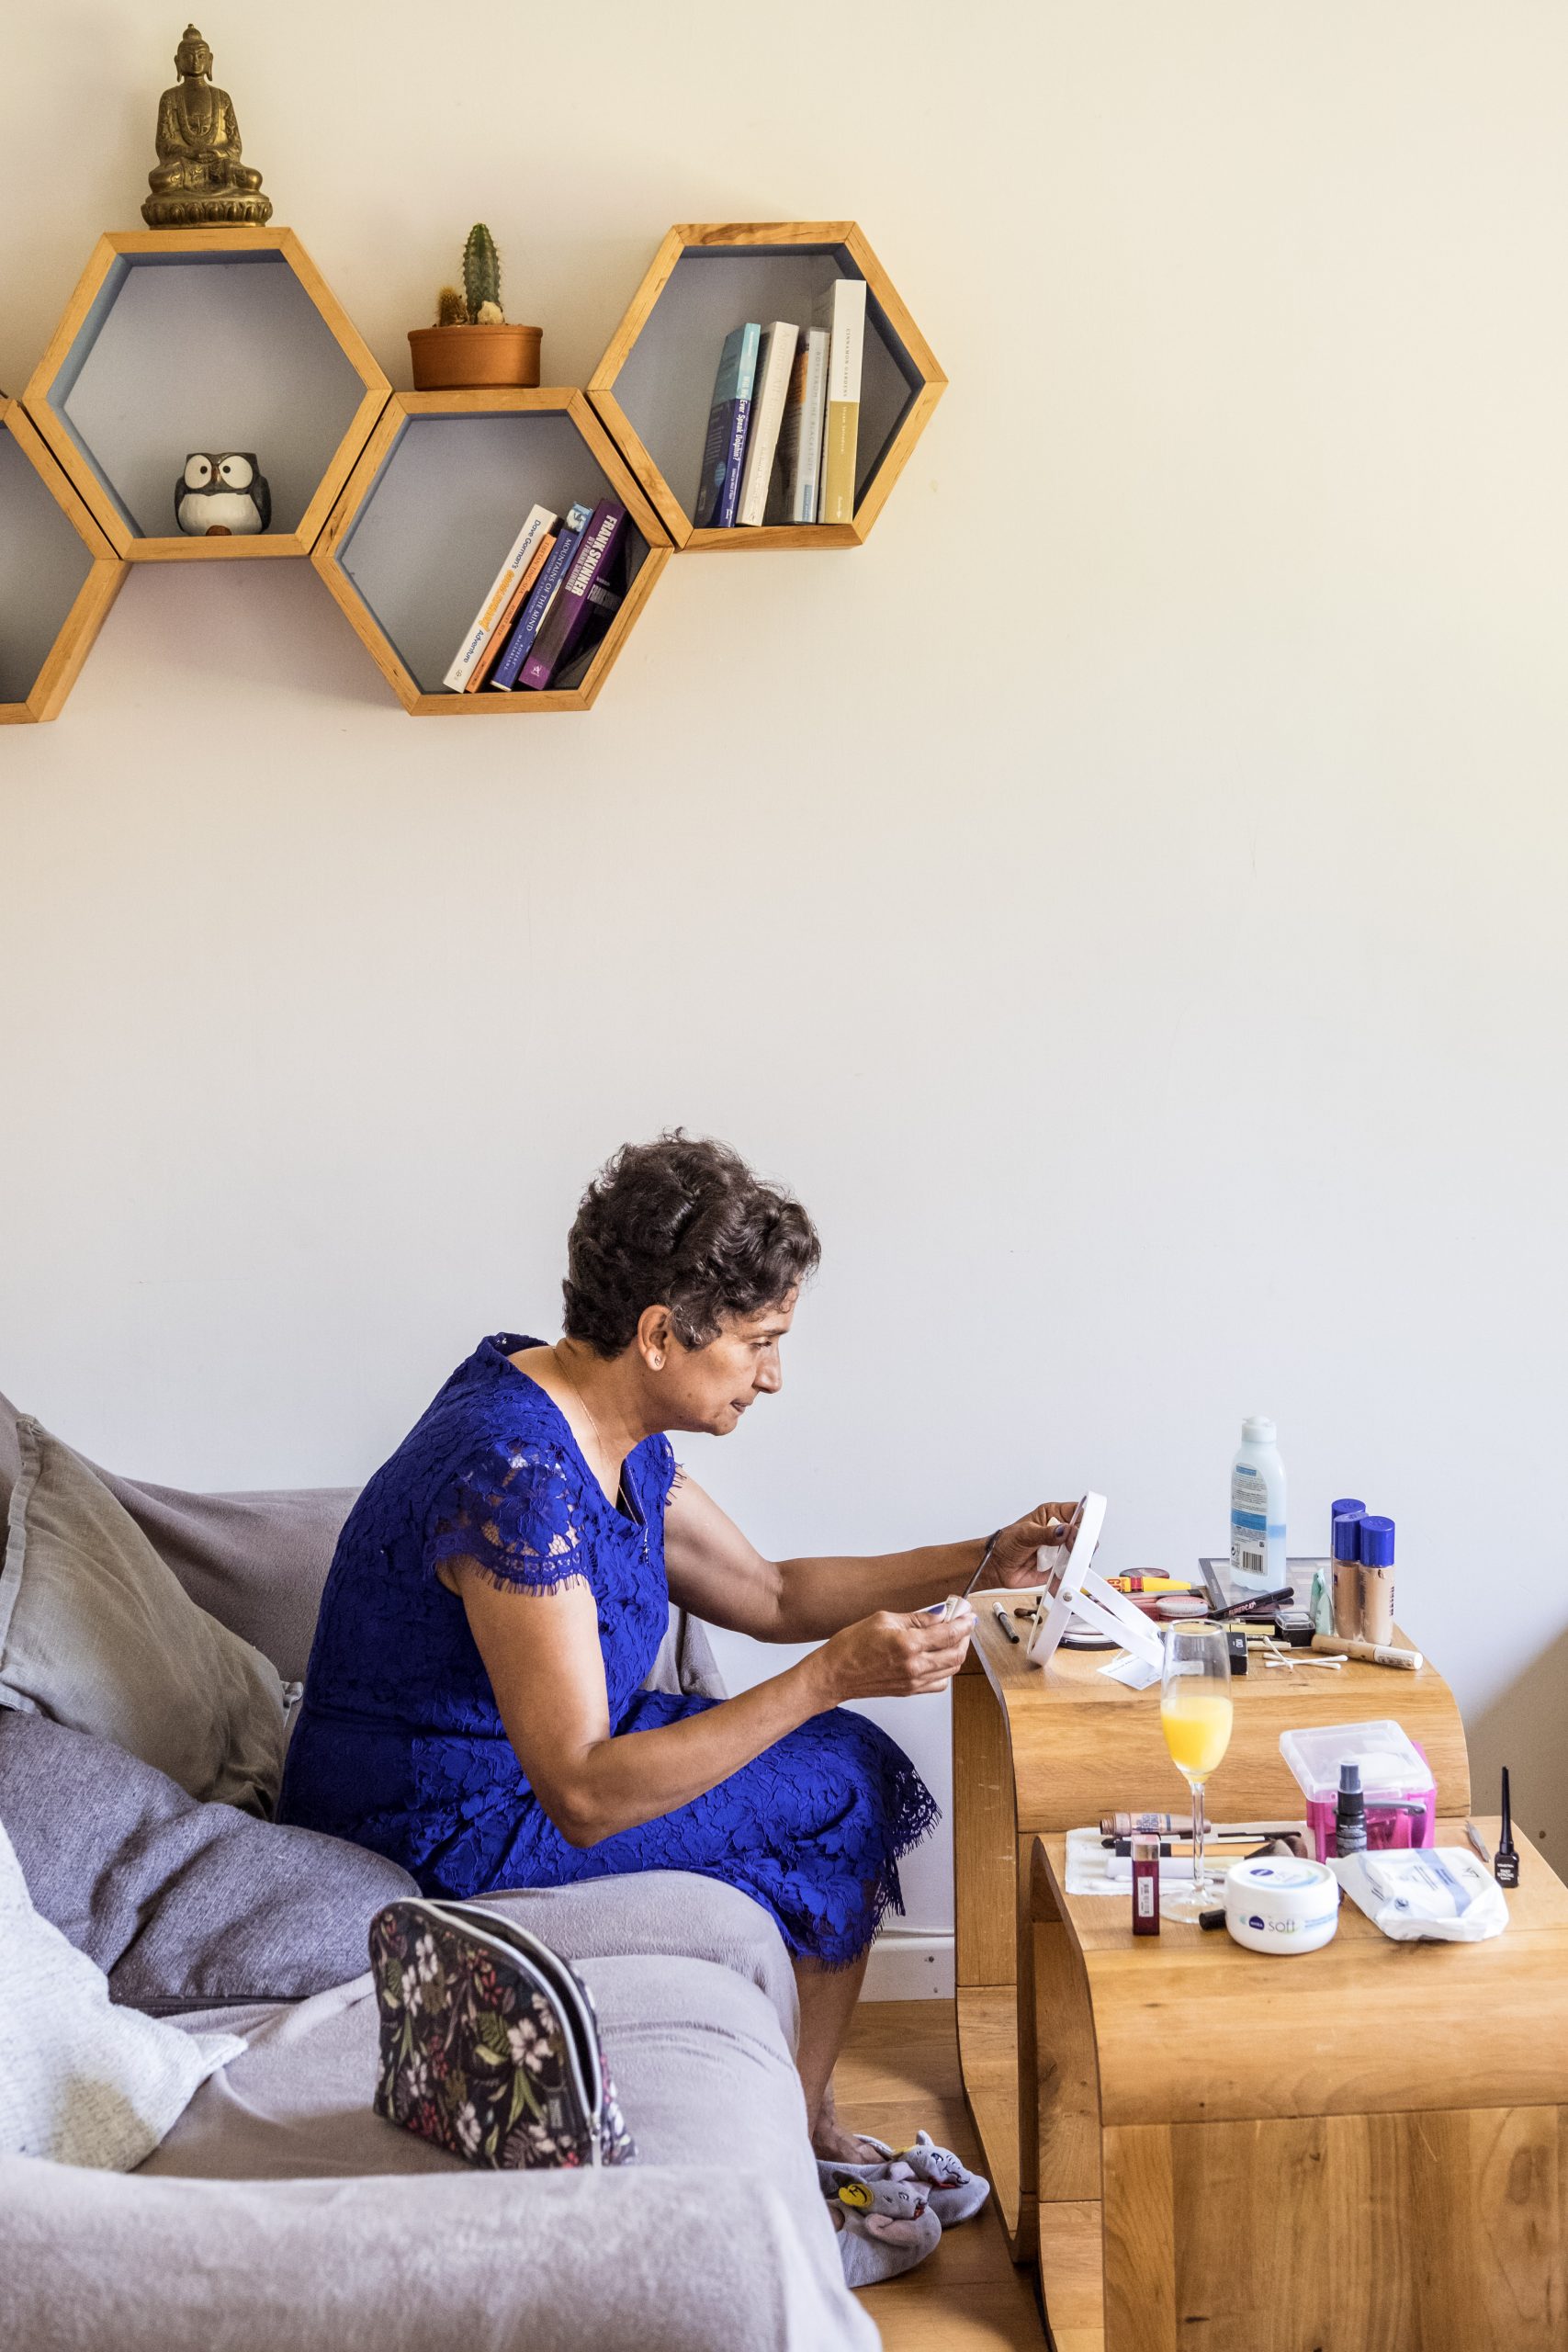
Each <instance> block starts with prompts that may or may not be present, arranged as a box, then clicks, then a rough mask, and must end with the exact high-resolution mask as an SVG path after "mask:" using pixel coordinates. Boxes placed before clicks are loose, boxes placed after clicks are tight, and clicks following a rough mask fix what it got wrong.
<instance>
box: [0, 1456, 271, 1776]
mask: <svg viewBox="0 0 1568 2352" xmlns="http://www.w3.org/2000/svg"><path fill="white" fill-rule="evenodd" d="M17 1436H18V1440H19V1445H20V1453H21V1473H20V1476H18V1478H17V1483H16V1486H15V1487H14V1488H13V1490H12V1494H11V1506H10V1511H9V1515H8V1516H9V1524H8V1532H7V1541H6V1564H5V1566H4V1568H3V1569H0V1706H8V1707H19V1708H21V1709H22V1710H23V1711H24V1712H26V1713H32V1714H40V1715H48V1716H49V1717H50V1718H51V1720H52V1721H53V1722H55V1723H60V1724H69V1725H70V1727H71V1728H72V1729H73V1731H85V1732H91V1733H92V1734H93V1735H94V1736H96V1738H98V1739H107V1740H110V1741H112V1742H113V1744H114V1745H115V1746H116V1747H125V1748H129V1749H130V1753H131V1754H132V1755H133V1756H140V1757H141V1759H142V1761H143V1762H144V1763H147V1764H152V1765H154V1766H155V1767H156V1768H157V1770H159V1771H161V1772H166V1773H167V1774H168V1776H169V1778H170V1779H171V1780H172V1781H178V1783H179V1785H180V1787H181V1788H182V1789H185V1790H186V1792H188V1793H189V1794H190V1795H191V1796H193V1797H199V1798H202V1799H204V1800H206V1799H213V1798H216V1799H220V1800H222V1801H226V1802H227V1803H229V1804H239V1805H244V1806H246V1807H247V1808H248V1809H250V1810H251V1811H254V1812H258V1813H265V1812H270V1810H271V1807H272V1804H273V1800H274V1799H275V1797H276V1793H277V1787H278V1782H279V1781H280V1779H281V1778H282V1773H283V1686H282V1684H281V1682H280V1681H279V1679H278V1676H277V1670H276V1668H275V1667H274V1666H273V1665H272V1664H271V1663H270V1662H269V1661H268V1660H267V1659H266V1658H265V1657H263V1656H262V1654H261V1652H260V1651H259V1650H256V1649H253V1648H252V1647H251V1645H250V1644H249V1643H248V1642H243V1641H241V1639H240V1637H239V1635H238V1634H231V1633H230V1632H229V1631H228V1629H227V1627H225V1626H223V1625H220V1623H218V1620H217V1619H216V1617H209V1615H208V1613H207V1611H205V1610H204V1609H198V1608H197V1605H196V1603H195V1601H194V1600H189V1599H188V1598H187V1596H186V1593H185V1592H184V1590H183V1589H182V1588H181V1586H180V1583H179V1580H178V1578H177V1577H175V1574H174V1571H173V1570H172V1569H171V1568H168V1567H165V1566H164V1562H163V1561H162V1560H161V1559H160V1558H159V1557H158V1555H157V1554H156V1552H154V1551H153V1549H152V1545H151V1544H150V1543H149V1542H148V1541H147V1538H146V1537H145V1536H144V1535H143V1534H142V1532H141V1529H140V1528H139V1527H138V1526H137V1524H136V1522H135V1521H134V1520H133V1519H132V1518H131V1517H130V1513H129V1512H128V1511H126V1510H122V1509H121V1507H120V1505H119V1504H118V1502H117V1501H116V1500H115V1498H114V1497H113V1496H112V1495H111V1494H110V1492H109V1490H108V1488H107V1487H106V1486H105V1485H104V1483H103V1481H102V1479H101V1478H98V1477H96V1476H95V1475H94V1473H93V1472H92V1470H90V1469H89V1468H88V1466H87V1464H85V1462H84V1461H83V1460H82V1459H81V1457H80V1455H78V1454H75V1453H72V1451H71V1448H70V1447H69V1446H68V1445H62V1443H61V1442H60V1440H59V1439H58V1438H55V1437H51V1435H50V1433H49V1431H48V1430H45V1429H42V1428H40V1427H39V1423H38V1422H37V1421H35V1420H31V1419H27V1418H25V1417H24V1418H23V1419H21V1420H19V1421H18V1423H17Z"/></svg>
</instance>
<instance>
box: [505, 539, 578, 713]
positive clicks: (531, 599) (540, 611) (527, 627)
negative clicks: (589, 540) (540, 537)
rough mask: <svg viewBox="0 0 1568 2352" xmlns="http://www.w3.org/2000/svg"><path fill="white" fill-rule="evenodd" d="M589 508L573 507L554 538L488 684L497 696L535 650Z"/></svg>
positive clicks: (513, 680)
mask: <svg viewBox="0 0 1568 2352" xmlns="http://www.w3.org/2000/svg"><path fill="white" fill-rule="evenodd" d="M592 512H593V509H592V507H591V506H581V505H578V506H573V507H571V508H570V510H569V512H568V515H567V518H566V521H565V522H564V523H563V524H562V525H561V527H560V529H559V531H558V533H557V535H556V543H555V546H554V547H553V548H551V549H550V552H549V554H548V556H547V558H546V560H545V563H544V566H543V569H542V570H541V571H540V573H539V576H538V578H537V580H536V581H535V582H534V585H533V587H532V589H531V590H530V591H529V594H528V596H527V600H526V602H525V605H524V606H523V610H522V611H521V612H520V613H519V614H518V616H517V618H516V619H515V621H513V625H512V630H511V634H510V635H509V637H508V638H507V640H506V643H505V644H504V646H502V650H501V653H500V656H499V658H498V660H497V662H496V665H495V668H494V669H493V670H492V671H491V676H490V683H491V686H492V687H493V688H494V689H495V691H496V693H497V694H502V695H509V694H510V693H511V692H512V690H513V686H515V684H517V678H518V673H519V672H520V671H521V670H522V667H523V664H524V662H526V660H527V659H528V656H529V654H530V653H531V652H532V651H533V650H534V639H536V637H537V636H538V634H539V631H540V628H542V627H543V625H544V619H545V615H546V614H547V612H548V611H549V608H550V605H551V603H552V602H553V600H554V597H555V593H556V590H557V589H558V587H559V586H560V583H561V581H562V580H563V578H564V577H565V575H566V568H567V566H568V564H569V563H570V561H571V559H572V557H573V556H574V555H575V554H576V553H577V549H578V547H579V544H580V543H581V538H582V534H583V532H584V531H585V530H586V529H587V528H588V520H589V516H590V515H592Z"/></svg>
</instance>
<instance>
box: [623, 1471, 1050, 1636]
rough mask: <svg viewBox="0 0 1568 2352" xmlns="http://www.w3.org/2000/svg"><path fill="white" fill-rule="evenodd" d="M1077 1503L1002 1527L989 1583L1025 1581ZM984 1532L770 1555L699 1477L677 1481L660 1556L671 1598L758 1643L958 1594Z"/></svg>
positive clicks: (1043, 1509) (831, 1630) (820, 1632)
mask: <svg viewBox="0 0 1568 2352" xmlns="http://www.w3.org/2000/svg"><path fill="white" fill-rule="evenodd" d="M1076 1511H1077V1504H1076V1503H1042V1504H1041V1505H1040V1507H1039V1509H1038V1510H1034V1511H1031V1512H1030V1513H1029V1514H1028V1516H1027V1517H1026V1518H1024V1519H1021V1520H1017V1521H1014V1522H1013V1523H1012V1525H1011V1526H1010V1527H1007V1528H1004V1529H1003V1530H1002V1531H1001V1532H1000V1533H999V1535H998V1543H997V1548H996V1551H995V1552H994V1553H993V1555H992V1556H991V1561H990V1565H989V1566H988V1567H987V1572H986V1579H985V1580H986V1582H987V1585H1004V1584H1009V1583H1012V1584H1021V1583H1024V1582H1026V1581H1028V1580H1030V1579H1031V1578H1032V1577H1033V1575H1034V1573H1035V1570H1034V1555H1035V1553H1036V1552H1037V1551H1038V1550H1039V1548H1040V1546H1041V1544H1059V1543H1060V1542H1061V1541H1062V1539H1063V1537H1064V1535H1065V1534H1066V1532H1067V1530H1068V1527H1069V1526H1070V1523H1071V1521H1072V1519H1073V1516H1074V1514H1075V1513H1076ZM986 1543H987V1538H986V1537H984V1536H971V1537H969V1538H967V1539H966V1540H965V1541H964V1542H963V1543H959V1544H923V1545H921V1546H920V1547H919V1549H918V1550H916V1551H912V1552H885V1553H882V1554H881V1555H877V1556H875V1557H873V1558H870V1559H865V1558H859V1559H857V1558H848V1559H846V1558H838V1557H829V1558H820V1559H804V1560H765V1559H763V1557H762V1555H761V1553H760V1552H759V1551H758V1550H757V1548H756V1546H755V1545H754V1544H751V1543H750V1542H749V1541H748V1540H747V1538H746V1537H745V1536H744V1535H743V1534H742V1533H741V1532H740V1530H739V1528H738V1527H737V1526H736V1524H735V1521H733V1520H732V1519H731V1518H730V1517H729V1516H728V1513H727V1512H725V1511H723V1510H720V1509H719V1507H718V1505H717V1503H716V1502H715V1501H714V1499H713V1497H712V1496H711V1495H707V1494H705V1493H704V1492H703V1489H702V1488H701V1487H699V1486H698V1485H697V1483H696V1481H695V1479H694V1478H691V1477H689V1476H682V1477H681V1478H680V1479H679V1480H678V1481H677V1483H676V1486H675V1489H674V1492H673V1493H672V1494H671V1498H670V1501H669V1504H668V1506H667V1508H666V1510H665V1514H664V1561H665V1567H666V1571H667V1573H668V1576H669V1579H670V1594H671V1600H675V1601H677V1602H678V1603H679V1605H680V1606H681V1607H682V1609H689V1610H690V1611H692V1613H693V1615H694V1616H696V1617H701V1618H704V1619H705V1620H706V1622H707V1623H709V1624H710V1625H724V1626H727V1627H728V1629H729V1631H730V1632H732V1633H736V1634H751V1635H752V1637H753V1638H754V1639H755V1640H757V1641H761V1642H819V1641H823V1640H825V1639H826V1638H827V1637H828V1635H829V1634H836V1633H838V1632H840V1629H841V1628H842V1627H844V1626H846V1625H851V1624H853V1623H855V1621H856V1619H857V1618H861V1617H865V1616H869V1615H870V1614H871V1613H872V1612H873V1611H875V1610H893V1611H900V1612H903V1611H910V1610H916V1609H929V1608H930V1607H931V1605H932V1603H933V1602H936V1601H940V1600H945V1599H946V1597H947V1595H948V1594H949V1593H950V1592H962V1591H963V1590H964V1586H965V1585H966V1584H967V1583H968V1581H969V1579H970V1577H972V1576H973V1575H974V1573H975V1571H976V1568H977V1567H978V1566H979V1564H980V1558H981V1555H982V1554H983V1553H984V1551H985V1548H986Z"/></svg>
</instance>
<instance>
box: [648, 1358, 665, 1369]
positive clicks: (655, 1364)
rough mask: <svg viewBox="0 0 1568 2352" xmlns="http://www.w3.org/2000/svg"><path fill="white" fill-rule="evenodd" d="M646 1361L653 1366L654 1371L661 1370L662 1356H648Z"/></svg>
mask: <svg viewBox="0 0 1568 2352" xmlns="http://www.w3.org/2000/svg"><path fill="white" fill-rule="evenodd" d="M648 1361H649V1363H650V1364H651V1365H652V1366H653V1369H654V1371H655V1372H662V1371H663V1369H664V1358H663V1357H662V1356H649V1360H648Z"/></svg>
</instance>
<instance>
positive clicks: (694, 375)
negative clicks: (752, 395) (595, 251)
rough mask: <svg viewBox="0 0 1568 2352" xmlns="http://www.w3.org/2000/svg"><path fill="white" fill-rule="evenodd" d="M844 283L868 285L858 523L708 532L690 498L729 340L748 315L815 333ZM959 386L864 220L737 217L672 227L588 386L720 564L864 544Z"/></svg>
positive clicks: (664, 512) (646, 480) (675, 528)
mask: <svg viewBox="0 0 1568 2352" xmlns="http://www.w3.org/2000/svg"><path fill="white" fill-rule="evenodd" d="M835 277H863V278H864V280H865V283H866V322H865V358H864V365H863V373H862V381H861V410H860V448H859V457H858V461H857V465H856V480H855V512H854V519H853V521H852V522H850V523H808V524H785V525H763V526H761V528H759V529H746V528H733V529H728V530H701V531H699V530H697V529H696V528H695V527H694V524H693V521H692V516H691V512H690V509H689V507H688V505H687V503H686V499H687V497H688V496H693V497H694V494H695V490H696V485H697V482H698V480H699V478H700V476H701V472H702V458H703V444H704V441H705V438H706V435H707V423H708V410H709V407H710V405H711V402H712V399H713V384H714V375H715V372H716V368H717V363H718V355H719V351H720V349H721V347H722V345H723V343H724V338H725V336H726V335H727V334H728V333H729V332H730V330H731V328H733V327H736V326H739V325H740V324H741V323H742V322H744V321H745V320H747V319H754V320H756V321H757V322H758V323H759V324H761V325H765V324H766V323H767V322H768V321H770V320H772V319H794V320H795V321H797V322H800V323H801V324H802V325H808V324H809V323H810V320H811V309H812V304H813V302H814V301H815V300H816V298H817V296H818V294H819V293H820V292H821V291H822V289H823V288H824V287H826V286H828V285H829V284H830V283H831V281H832V280H833V279H834V278H835ZM946 387H947V379H946V377H945V376H944V375H943V374H942V369H941V368H939V367H938V366H937V363H936V360H935V358H934V356H932V353H931V346H930V345H929V344H928V343H927V342H926V339H925V337H924V336H923V335H922V334H921V333H920V331H919V327H917V326H916V324H915V322H914V320H913V319H912V318H911V317H910V315H909V312H908V309H907V308H906V306H905V304H904V302H903V300H902V299H901V298H900V296H899V294H898V292H897V288H895V286H894V284H893V282H892V280H891V278H890V277H888V275H887V272H886V270H885V269H884V268H883V266H882V265H881V263H880V262H879V261H878V260H877V258H876V255H875V254H874V253H873V252H872V250H871V247H870V245H869V244H868V243H866V240H865V238H864V236H863V234H862V232H861V231H860V229H859V228H858V227H857V225H856V224H855V222H854V221H852V220H766V221H754V220H751V221H736V220H727V221H717V222H712V221H710V222H705V223H694V222H687V223H685V224H684V225H683V226H678V227H676V228H673V229H671V232H670V233H669V235H668V236H667V237H666V238H665V240H664V242H663V243H662V244H661V245H660V248H659V251H658V253H657V254H655V255H654V257H653V262H652V265H651V266H650V267H649V272H648V275H647V277H645V278H644V279H643V281H642V284H641V285H640V286H639V287H638V288H637V293H636V295H635V296H634V298H633V300H632V304H631V307H630V309H629V310H628V311H627V312H626V316H625V318H624V319H623V320H622V321H621V323H620V325H619V326H618V327H617V328H616V330H615V335H614V337H613V338H612V340H611V343H610V345H609V348H608V349H607V350H606V352H605V354H604V357H603V359H601V361H600V362H599V365H598V366H597V368H594V370H593V373H592V376H591V377H590V378H589V380H588V395H589V398H590V399H591V400H592V402H593V405H594V407H595V409H596V410H597V411H598V413H599V414H600V415H601V416H602V417H603V419H604V423H605V424H606V425H607V426H608V427H609V430H610V432H611V434H612V435H613V436H614V438H615V441H616V443H617V444H618V445H619V447H621V448H622V449H623V450H624V451H625V453H626V458H627V459H628V460H629V462H630V464H631V466H632V468H633V469H634V471H635V472H636V473H637V478H638V480H639V481H641V482H642V484H643V487H644V489H645V490H646V491H647V492H648V495H649V499H650V500H651V501H652V503H653V504H654V505H655V506H656V507H657V508H658V510H659V513H660V516H661V517H662V519H663V522H664V526H665V528H666V529H667V530H668V532H669V534H670V537H671V539H672V540H673V542H674V544H675V546H676V548H679V549H682V550H683V551H685V552H688V553H719V552H728V553H743V552H747V551H750V550H752V549H757V548H850V547H859V546H861V545H862V544H863V541H864V539H865V537H866V535H867V533H868V532H869V531H870V529H871V527H872V526H873V524H874V522H875V520H876V518H877V516H878V515H879V514H880V513H881V512H882V509H883V506H884V505H885V503H886V499H887V494H888V492H889V491H890V490H891V489H892V487H893V485H894V483H895V482H896V481H897V479H898V476H899V474H900V472H901V471H902V470H903V468H904V467H905V465H906V464H907V463H908V458H909V453H910V451H911V450H912V449H913V448H914V446H915V444H916V442H917V441H918V440H919V437H920V435H921V434H922V433H923V432H924V430H925V427H926V424H927V421H928V420H929V418H930V416H931V411H932V410H933V409H934V408H935V406H936V404H937V402H938V401H939V400H940V399H941V398H942V393H943V391H944V390H946Z"/></svg>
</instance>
